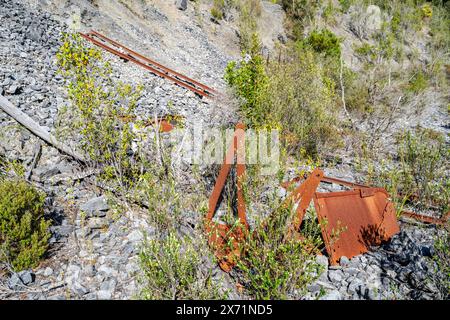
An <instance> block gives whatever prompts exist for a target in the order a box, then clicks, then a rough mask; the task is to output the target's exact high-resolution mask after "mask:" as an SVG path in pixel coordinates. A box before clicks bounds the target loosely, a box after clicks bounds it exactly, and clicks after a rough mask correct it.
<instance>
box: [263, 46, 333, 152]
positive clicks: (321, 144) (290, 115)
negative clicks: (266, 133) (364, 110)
mask: <svg viewBox="0 0 450 320" xmlns="http://www.w3.org/2000/svg"><path fill="white" fill-rule="evenodd" d="M325 71H326V70H325V69H324V68H322V67H321V66H320V65H319V64H318V63H317V62H316V59H315V56H314V54H313V53H312V52H310V51H300V52H293V53H291V59H290V61H289V62H287V63H284V64H273V65H271V67H270V69H269V75H270V80H269V85H268V88H267V90H266V96H265V99H264V100H263V103H264V107H263V108H262V109H263V110H270V116H271V118H272V121H273V122H274V123H280V124H281V127H282V130H283V133H284V134H285V135H286V137H290V142H289V152H290V153H291V152H293V153H295V154H297V153H298V151H299V150H301V149H304V150H306V152H307V154H308V155H310V156H313V157H316V156H320V155H321V154H322V153H323V152H324V151H326V150H329V149H330V148H331V149H334V148H336V147H338V146H339V144H340V141H341V140H340V133H339V129H338V125H339V120H338V117H337V114H338V108H337V104H336V101H335V96H336V94H335V83H334V81H333V80H332V79H330V78H329V77H328V76H327V75H325Z"/></svg>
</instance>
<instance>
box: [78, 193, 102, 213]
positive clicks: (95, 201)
mask: <svg viewBox="0 0 450 320" xmlns="http://www.w3.org/2000/svg"><path fill="white" fill-rule="evenodd" d="M80 209H81V210H82V211H83V212H85V213H86V214H87V216H88V217H93V216H95V217H104V216H106V211H108V210H109V206H108V203H107V201H106V198H105V197H104V196H101V197H95V198H92V199H91V200H89V201H88V202H86V203H84V204H83V205H82V206H81V207H80Z"/></svg>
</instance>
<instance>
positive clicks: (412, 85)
mask: <svg viewBox="0 0 450 320" xmlns="http://www.w3.org/2000/svg"><path fill="white" fill-rule="evenodd" d="M427 87H428V80H427V77H426V75H425V74H424V73H423V72H422V70H419V71H418V72H417V73H416V74H414V75H413V76H412V77H411V80H410V81H409V84H408V91H410V92H413V93H419V92H422V91H424V90H425V89H426V88H427Z"/></svg>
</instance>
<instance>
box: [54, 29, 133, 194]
mask: <svg viewBox="0 0 450 320" xmlns="http://www.w3.org/2000/svg"><path fill="white" fill-rule="evenodd" d="M57 59H58V64H59V67H60V72H61V73H62V74H63V75H64V76H65V78H66V88H67V92H68V95H69V100H70V101H71V109H69V110H67V112H66V114H64V113H63V114H62V115H61V116H60V119H62V120H61V121H62V122H64V124H65V126H66V127H67V128H68V129H66V132H67V133H68V134H69V135H70V136H71V137H72V138H79V139H80V140H81V148H82V149H83V151H84V152H85V153H86V154H87V155H88V156H89V158H90V161H91V163H92V165H94V166H96V167H100V168H102V169H103V177H104V178H106V179H108V180H114V181H116V182H118V186H120V187H123V188H130V187H131V186H132V185H133V183H134V180H135V179H134V178H135V175H136V174H137V173H138V170H139V165H138V163H139V162H140V158H139V154H138V153H135V152H132V142H133V139H134V138H135V134H134V133H133V131H132V129H131V126H130V125H129V124H127V123H126V121H124V120H126V119H129V118H132V117H133V112H134V110H135V107H136V104H137V100H138V98H139V97H140V92H141V87H137V88H134V87H132V86H131V85H130V84H125V83H122V82H117V83H116V82H114V81H113V80H112V79H113V77H112V76H111V74H112V70H111V67H110V65H109V63H107V62H104V61H103V59H102V55H101V53H100V51H99V50H98V49H96V48H92V47H86V46H85V45H84V43H83V39H82V38H81V37H80V36H79V35H78V34H65V35H64V36H63V45H62V46H61V48H60V49H59V52H58V53H57Z"/></svg>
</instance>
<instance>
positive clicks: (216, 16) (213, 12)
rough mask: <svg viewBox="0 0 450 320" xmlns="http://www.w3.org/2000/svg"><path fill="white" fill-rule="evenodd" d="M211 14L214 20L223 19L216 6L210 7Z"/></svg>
mask: <svg viewBox="0 0 450 320" xmlns="http://www.w3.org/2000/svg"><path fill="white" fill-rule="evenodd" d="M211 16H212V17H213V19H214V20H215V21H220V20H222V19H223V12H222V11H221V10H220V9H217V8H216V7H212V8H211Z"/></svg>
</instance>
